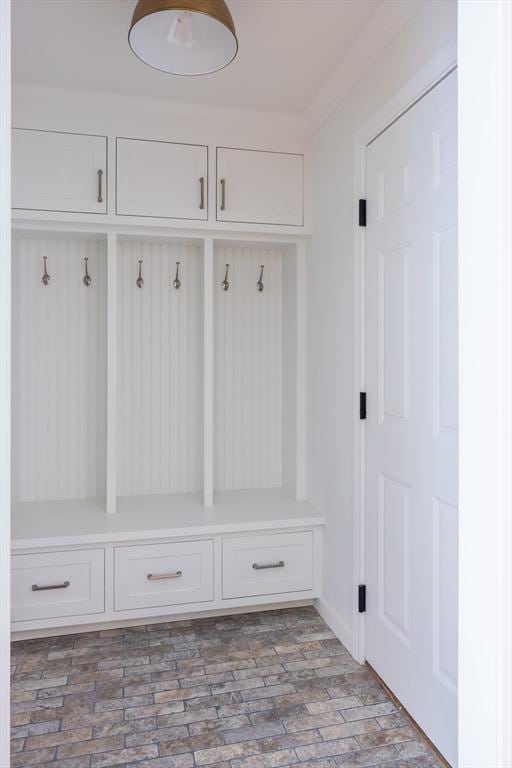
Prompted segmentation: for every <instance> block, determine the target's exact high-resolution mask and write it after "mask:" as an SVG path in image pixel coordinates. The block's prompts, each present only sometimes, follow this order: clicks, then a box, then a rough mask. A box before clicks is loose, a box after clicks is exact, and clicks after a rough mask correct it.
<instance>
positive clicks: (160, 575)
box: [148, 571, 183, 581]
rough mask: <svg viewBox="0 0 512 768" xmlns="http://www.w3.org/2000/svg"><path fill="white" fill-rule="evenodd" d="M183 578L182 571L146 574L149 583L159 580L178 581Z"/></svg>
mask: <svg viewBox="0 0 512 768" xmlns="http://www.w3.org/2000/svg"><path fill="white" fill-rule="evenodd" d="M181 576H183V571H174V573H148V579H149V581H159V580H160V579H179V578H180V577H181Z"/></svg>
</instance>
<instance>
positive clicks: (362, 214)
mask: <svg viewBox="0 0 512 768" xmlns="http://www.w3.org/2000/svg"><path fill="white" fill-rule="evenodd" d="M359 226H360V227H366V200H359Z"/></svg>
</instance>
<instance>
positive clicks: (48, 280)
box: [43, 256, 50, 285]
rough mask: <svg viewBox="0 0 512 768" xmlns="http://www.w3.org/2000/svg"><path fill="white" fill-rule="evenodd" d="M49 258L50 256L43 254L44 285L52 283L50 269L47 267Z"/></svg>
mask: <svg viewBox="0 0 512 768" xmlns="http://www.w3.org/2000/svg"><path fill="white" fill-rule="evenodd" d="M47 258H48V256H43V263H44V274H43V285H50V275H49V274H48V270H47V269H46V259H47Z"/></svg>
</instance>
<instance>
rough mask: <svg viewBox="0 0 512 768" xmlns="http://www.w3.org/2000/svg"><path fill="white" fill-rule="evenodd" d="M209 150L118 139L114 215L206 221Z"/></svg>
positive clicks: (181, 145) (183, 145)
mask: <svg viewBox="0 0 512 768" xmlns="http://www.w3.org/2000/svg"><path fill="white" fill-rule="evenodd" d="M207 177H208V148H207V147H204V146H196V145H193V144H174V143H172V142H168V141H145V140H143V139H121V138H119V139H117V213H118V214H120V215H122V216H155V217H158V218H174V219H199V220H206V219H207V218H208V205H207V194H208V178H207Z"/></svg>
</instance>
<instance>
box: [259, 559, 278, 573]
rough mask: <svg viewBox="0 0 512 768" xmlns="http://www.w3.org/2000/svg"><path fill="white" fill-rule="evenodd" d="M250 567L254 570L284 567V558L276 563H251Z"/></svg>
mask: <svg viewBox="0 0 512 768" xmlns="http://www.w3.org/2000/svg"><path fill="white" fill-rule="evenodd" d="M252 567H253V568H254V570H255V571H264V570H265V569H266V568H284V560H280V561H279V562H278V563H268V564H267V565H260V564H259V563H253V564H252Z"/></svg>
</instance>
